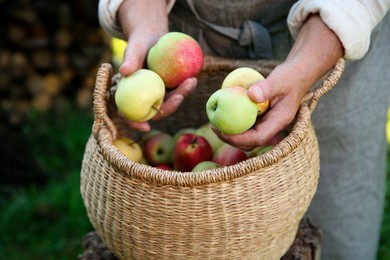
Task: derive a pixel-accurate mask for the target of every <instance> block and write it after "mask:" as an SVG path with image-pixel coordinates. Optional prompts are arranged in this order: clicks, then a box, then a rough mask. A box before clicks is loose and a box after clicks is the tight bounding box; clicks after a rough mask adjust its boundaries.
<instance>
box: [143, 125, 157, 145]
mask: <svg viewBox="0 0 390 260" xmlns="http://www.w3.org/2000/svg"><path fill="white" fill-rule="evenodd" d="M161 132H162V131H161V130H159V129H156V128H153V129H151V130H150V131H149V132H143V133H142V135H141V142H142V143H146V141H148V140H149V139H150V138H152V137H153V136H155V135H157V134H159V133H161Z"/></svg>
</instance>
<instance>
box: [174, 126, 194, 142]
mask: <svg viewBox="0 0 390 260" xmlns="http://www.w3.org/2000/svg"><path fill="white" fill-rule="evenodd" d="M188 133H191V134H193V133H195V128H192V127H186V128H182V129H180V130H179V131H177V132H176V133H175V134H174V135H173V139H174V141H175V143H176V141H177V139H179V137H180V136H182V135H184V134H188Z"/></svg>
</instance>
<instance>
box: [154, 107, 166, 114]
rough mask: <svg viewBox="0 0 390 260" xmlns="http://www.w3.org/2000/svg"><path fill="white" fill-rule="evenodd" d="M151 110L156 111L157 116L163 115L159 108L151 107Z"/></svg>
mask: <svg viewBox="0 0 390 260" xmlns="http://www.w3.org/2000/svg"><path fill="white" fill-rule="evenodd" d="M152 109H154V110H156V111H157V114H160V115H162V114H163V113H162V111H161V110H160V109H159V108H157V107H155V106H152Z"/></svg>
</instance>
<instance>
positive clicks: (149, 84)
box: [115, 69, 165, 122]
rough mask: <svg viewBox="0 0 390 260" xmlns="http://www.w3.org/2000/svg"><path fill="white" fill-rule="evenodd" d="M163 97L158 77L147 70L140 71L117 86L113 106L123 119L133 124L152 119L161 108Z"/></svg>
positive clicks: (163, 87) (162, 84) (163, 92)
mask: <svg viewBox="0 0 390 260" xmlns="http://www.w3.org/2000/svg"><path fill="white" fill-rule="evenodd" d="M164 95H165V86H164V82H163V81H162V79H161V78H160V76H159V75H158V74H157V73H155V72H153V71H151V70H147V69H140V70H137V71H135V72H134V73H131V74H130V75H128V76H126V77H122V78H121V79H120V81H119V82H118V84H117V89H116V92H115V104H116V105H117V107H118V110H119V112H121V113H122V115H123V116H124V117H126V118H127V119H129V120H131V121H135V122H146V121H148V120H149V119H151V118H153V117H154V116H155V115H156V114H157V113H158V112H159V109H160V107H161V104H162V102H163V99H164Z"/></svg>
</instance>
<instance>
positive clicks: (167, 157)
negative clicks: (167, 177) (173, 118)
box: [143, 132, 175, 165]
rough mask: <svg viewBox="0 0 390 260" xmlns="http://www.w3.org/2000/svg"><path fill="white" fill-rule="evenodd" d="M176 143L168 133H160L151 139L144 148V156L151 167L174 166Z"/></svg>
mask: <svg viewBox="0 0 390 260" xmlns="http://www.w3.org/2000/svg"><path fill="white" fill-rule="evenodd" d="M174 145H175V142H174V140H173V137H172V136H171V135H170V134H168V133H164V132H161V133H158V134H156V135H154V136H152V137H151V138H149V139H148V140H147V141H146V143H145V144H144V146H143V154H144V156H145V159H146V161H148V163H149V164H150V165H158V164H172V162H173V158H172V153H173V147H174Z"/></svg>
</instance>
